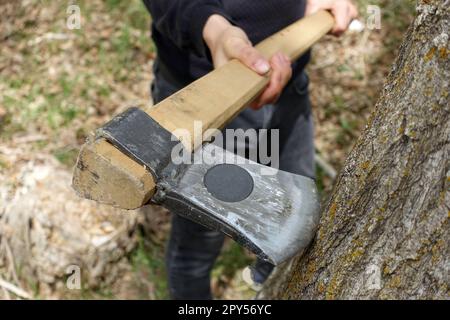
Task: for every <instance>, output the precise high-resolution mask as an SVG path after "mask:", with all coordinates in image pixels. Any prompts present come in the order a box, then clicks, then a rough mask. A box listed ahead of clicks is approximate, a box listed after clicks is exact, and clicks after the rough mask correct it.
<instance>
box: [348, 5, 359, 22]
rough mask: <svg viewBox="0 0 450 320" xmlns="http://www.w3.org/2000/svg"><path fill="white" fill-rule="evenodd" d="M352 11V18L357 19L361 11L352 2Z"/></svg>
mask: <svg viewBox="0 0 450 320" xmlns="http://www.w3.org/2000/svg"><path fill="white" fill-rule="evenodd" d="M350 13H351V19H352V20H353V19H356V18H358V16H359V12H358V9H357V8H356V6H355V5H354V4H353V3H352V4H350Z"/></svg>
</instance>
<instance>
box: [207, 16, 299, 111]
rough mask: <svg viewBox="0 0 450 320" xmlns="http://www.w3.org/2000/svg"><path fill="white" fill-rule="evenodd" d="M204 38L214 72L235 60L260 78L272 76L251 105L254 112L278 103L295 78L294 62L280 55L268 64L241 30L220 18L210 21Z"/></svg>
mask: <svg viewBox="0 0 450 320" xmlns="http://www.w3.org/2000/svg"><path fill="white" fill-rule="evenodd" d="M203 38H204V40H205V42H206V44H207V46H208V48H209V49H210V52H211V56H212V59H213V63H214V67H215V68H218V67H220V66H222V65H224V64H225V63H227V62H228V61H230V60H232V59H238V60H239V61H241V62H242V63H243V64H244V65H246V66H247V67H249V68H250V69H252V70H253V71H255V72H257V73H258V74H260V75H265V74H267V73H269V72H270V80H269V84H268V85H267V87H266V88H265V89H264V91H263V92H262V93H261V94H260V95H259V97H257V98H256V99H255V100H254V101H253V102H252V103H251V104H250V107H251V108H253V109H259V108H261V107H262V106H264V105H266V104H270V103H274V102H276V100H277V99H278V97H279V96H280V94H281V92H282V91H283V88H284V87H285V86H286V84H287V83H288V82H289V80H290V78H291V76H292V68H291V61H290V59H289V57H288V56H286V55H285V54H283V53H281V52H278V53H276V54H275V55H273V56H272V57H271V58H270V59H269V60H267V59H266V58H264V56H263V55H261V54H260V53H259V52H258V50H256V49H255V48H254V47H253V45H252V43H251V42H250V40H249V39H248V37H247V35H246V33H245V32H244V31H243V30H242V29H240V28H238V27H235V26H233V25H232V24H231V23H230V22H229V21H228V20H226V19H225V18H224V17H222V16H220V15H217V14H215V15H212V16H211V17H209V19H208V21H207V22H206V24H205V27H204V29H203Z"/></svg>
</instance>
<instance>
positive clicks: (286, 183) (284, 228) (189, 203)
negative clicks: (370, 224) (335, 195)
mask: <svg viewBox="0 0 450 320" xmlns="http://www.w3.org/2000/svg"><path fill="white" fill-rule="evenodd" d="M98 135H99V136H100V137H102V138H106V139H107V140H108V141H110V142H111V143H112V144H113V145H114V146H116V147H117V148H118V149H119V150H121V151H122V152H124V153H125V154H127V155H128V156H130V157H132V158H133V159H134V160H135V161H137V162H138V163H141V164H143V165H144V166H145V167H146V168H148V169H149V170H150V171H151V173H152V174H153V176H154V179H155V181H156V190H157V192H156V194H155V195H154V196H153V198H152V201H153V202H155V203H158V204H161V205H163V206H165V207H166V208H168V209H170V210H171V211H172V212H173V213H176V214H179V215H181V216H183V217H186V218H188V219H191V220H193V221H195V222H197V223H200V224H202V225H204V226H206V227H209V228H211V229H215V230H219V231H221V232H223V233H225V234H226V235H228V236H230V237H231V238H233V239H234V240H236V241H237V242H238V243H240V244H242V245H243V246H244V247H247V248H248V249H250V250H251V251H252V252H254V253H256V254H257V255H258V256H259V257H260V258H262V259H264V260H266V261H269V262H271V263H273V264H275V265H276V264H279V263H281V262H283V261H285V260H287V259H288V258H290V257H292V256H294V255H295V254H296V253H299V252H301V251H302V249H304V248H305V247H306V246H307V245H308V244H309V243H310V241H311V239H312V238H313V236H314V233H315V231H316V227H317V224H318V221H319V198H318V193H317V189H316V185H315V182H314V180H312V179H310V178H307V177H303V176H300V175H296V174H292V173H288V172H284V171H281V170H277V169H273V168H269V167H267V166H263V165H260V164H258V163H256V162H253V161H250V160H247V159H244V158H243V157H240V156H238V155H236V154H234V153H231V152H229V151H226V150H224V149H222V148H220V147H218V146H215V145H213V144H206V145H203V146H202V147H201V148H199V149H197V150H196V151H195V152H194V153H193V154H192V156H191V157H190V159H191V161H190V162H189V163H186V161H184V162H180V163H177V161H174V159H173V157H174V154H175V153H174V152H173V150H174V148H175V147H176V146H177V145H178V144H181V142H179V141H178V140H177V139H176V138H174V137H173V136H172V135H171V133H170V132H168V131H166V130H165V129H164V128H162V127H161V126H159V124H158V123H157V122H156V121H154V120H153V119H152V118H151V117H149V116H148V114H146V113H145V112H143V111H141V110H140V109H138V108H131V109H129V110H128V111H126V112H125V113H124V114H122V115H120V116H118V117H116V118H114V119H113V120H111V121H110V122H109V123H108V124H106V125H105V126H104V127H103V128H102V129H100V130H99V131H98Z"/></svg>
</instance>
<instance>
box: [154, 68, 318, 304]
mask: <svg viewBox="0 0 450 320" xmlns="http://www.w3.org/2000/svg"><path fill="white" fill-rule="evenodd" d="M158 66H159V63H158V61H156V62H155V66H154V73H155V80H154V82H153V84H152V96H153V100H154V103H158V102H160V101H161V100H163V99H165V98H166V97H168V96H170V95H172V94H173V93H175V92H176V91H178V90H180V89H181V87H177V86H176V85H174V84H173V83H171V82H170V81H168V80H167V79H165V78H164V77H163V76H162V75H161V73H160V71H159V67H158ZM310 110H311V107H310V102H309V96H308V77H307V76H306V74H305V73H301V74H300V75H299V76H297V77H296V78H294V79H292V80H291V81H290V82H289V84H288V85H287V87H286V88H285V90H284V91H283V93H282V95H281V97H280V99H279V100H278V102H277V103H276V104H275V105H267V106H264V107H263V108H262V109H260V110H258V111H254V110H251V109H248V108H247V109H245V110H244V111H243V112H241V114H240V115H239V116H238V117H237V118H236V119H234V120H233V121H232V122H231V123H230V124H229V125H228V126H227V128H228V129H238V128H241V129H244V130H245V129H250V128H253V129H279V130H280V135H279V136H280V141H279V142H280V164H279V165H280V169H282V170H285V171H289V172H292V173H296V174H301V175H304V176H308V177H311V178H313V177H314V144H313V136H314V129H313V120H312V115H311V114H310ZM238 143H239V142H238ZM248 147H249V148H255V147H256V146H252V145H250V146H248ZM223 241H224V235H223V234H222V233H220V232H218V231H211V230H208V229H207V228H205V227H203V226H201V225H198V224H197V223H194V222H192V221H190V220H187V219H185V218H183V217H181V216H178V215H173V216H172V229H171V233H170V240H169V244H168V248H167V254H166V264H167V270H168V276H169V291H170V295H171V297H172V298H173V299H211V291H210V271H211V268H212V267H213V265H214V261H215V260H216V258H217V256H218V255H219V253H220V249H221V248H222V244H223ZM272 269H273V266H272V265H271V264H270V263H267V262H264V261H258V262H257V263H256V265H255V266H254V272H255V280H257V281H262V280H263V279H265V278H267V276H268V275H269V274H270V272H271V271H272Z"/></svg>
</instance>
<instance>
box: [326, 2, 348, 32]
mask: <svg viewBox="0 0 450 320" xmlns="http://www.w3.org/2000/svg"><path fill="white" fill-rule="evenodd" d="M349 10H350V9H349V6H348V5H346V4H338V5H336V6H335V7H333V9H332V13H333V15H334V18H335V21H336V22H335V24H334V27H333V30H332V31H331V33H332V34H334V35H336V36H339V35H341V34H342V33H344V32H345V30H347V27H348V25H349V23H350V12H349Z"/></svg>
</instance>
